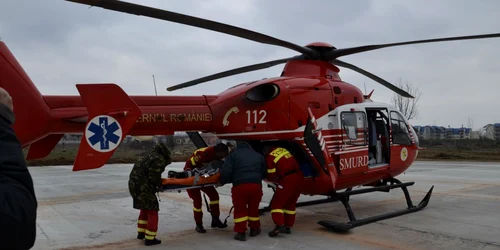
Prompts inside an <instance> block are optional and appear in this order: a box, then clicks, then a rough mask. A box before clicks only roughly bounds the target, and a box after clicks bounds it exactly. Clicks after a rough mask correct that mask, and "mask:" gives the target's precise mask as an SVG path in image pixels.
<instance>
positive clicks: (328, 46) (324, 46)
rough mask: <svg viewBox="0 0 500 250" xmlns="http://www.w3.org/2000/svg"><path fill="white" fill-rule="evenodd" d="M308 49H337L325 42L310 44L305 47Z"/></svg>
mask: <svg viewBox="0 0 500 250" xmlns="http://www.w3.org/2000/svg"><path fill="white" fill-rule="evenodd" d="M306 47H308V48H329V49H337V48H335V47H334V46H333V45H331V44H329V43H325V42H312V43H310V44H308V45H306Z"/></svg>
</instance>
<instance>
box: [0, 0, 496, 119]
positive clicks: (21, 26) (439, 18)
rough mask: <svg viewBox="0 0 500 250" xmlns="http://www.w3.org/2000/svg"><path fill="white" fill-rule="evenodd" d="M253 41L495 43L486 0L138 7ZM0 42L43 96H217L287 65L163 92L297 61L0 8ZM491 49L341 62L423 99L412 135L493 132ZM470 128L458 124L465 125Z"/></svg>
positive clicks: (33, 6) (213, 38)
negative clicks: (93, 91)
mask: <svg viewBox="0 0 500 250" xmlns="http://www.w3.org/2000/svg"><path fill="white" fill-rule="evenodd" d="M132 2H135V3H140V4H143V5H148V6H152V7H156V8H163V9H167V10H170V11H175V12H179V13H183V14H188V15H195V16H198V17H201V18H206V19H211V20H214V21H218V22H225V23H228V24H231V25H235V26H239V27H243V28H246V29H250V30H254V31H257V32H261V33H264V34H267V35H271V36H274V37H276V38H279V39H283V40H288V41H290V42H293V43H296V44H299V45H305V44H308V43H310V42H315V41H324V42H328V43H330V44H332V45H334V46H335V47H337V48H343V47H353V46H359V45H366V44H377V43H387V42H399V41H405V40H415V39H428V38H436V37H446V36H457V35H475V34H481V33H495V32H499V30H498V27H500V19H498V18H496V16H497V13H496V10H498V9H499V8H500V2H499V1H495V0H487V1H480V2H478V1H475V2H471V1H465V0H446V1H444V0H443V1H431V0H425V1H417V2H414V1H413V2H412V1H404V2H403V1H398V0H391V1H375V0H371V1H370V0H359V1H320V0H311V1H309V2H307V4H305V2H304V1H299V0H288V1H285V0H282V1H264V0H255V1H250V0H238V1H233V0H217V1H210V2H199V1H194V0H185V1H175V2H174V1H160V0H148V1H146V0H144V1H139V0H134V1H132ZM0 37H1V38H2V40H3V41H4V42H6V44H7V46H8V47H9V48H10V49H11V50H12V52H13V53H14V54H15V56H16V57H17V58H18V60H19V61H20V62H21V64H22V65H23V67H24V68H25V70H26V71H27V72H28V74H29V75H30V77H31V78H32V80H33V81H34V82H35V83H36V85H37V87H38V88H39V89H40V91H41V92H42V93H44V94H77V93H78V92H77V90H76V88H75V86H74V85H75V84H76V83H96V82H114V83H117V84H119V85H120V86H121V87H122V88H123V89H124V90H125V91H126V92H128V93H133V94H138V95H152V94H154V88H153V82H152V75H153V74H154V75H155V78H156V83H157V87H158V93H159V94H162V95H174V94H176V95H177V94H179V95H200V94H217V93H219V92H222V91H223V90H225V89H226V88H228V87H231V86H234V85H236V84H239V83H241V82H246V81H250V80H255V79H262V78H266V77H273V76H279V74H280V73H281V71H282V67H283V65H279V66H275V67H273V68H270V69H266V70H261V71H256V72H252V73H246V74H241V75H238V76H233V77H229V78H225V79H221V80H217V81H212V82H207V83H204V84H201V85H199V86H197V87H192V88H188V89H183V90H179V91H176V92H172V93H170V92H166V90H165V88H166V87H168V86H171V85H174V84H178V83H181V82H184V81H189V80H192V79H195V78H199V77H203V76H206V75H209V74H213V73H216V72H220V71H225V70H228V69H232V68H235V67H240V66H245V65H248V64H254V63H260V62H264V61H268V60H274V59H279V58H284V57H289V56H293V55H296V54H297V53H296V52H295V51H291V50H288V49H285V48H280V47H277V46H272V45H265V44H260V43H256V42H253V41H248V40H245V39H241V38H238V37H232V36H229V35H225V34H220V33H216V32H212V31H207V30H202V29H199V28H195V27H189V26H185V25H180V24H176V23H170V22H165V21H161V20H155V19H151V18H147V17H142V16H135V15H130V14H124V13H118V12H114V11H109V10H104V9H102V8H98V7H93V8H89V7H88V6H84V5H80V4H76V3H70V2H65V1H56V0H46V1H28V0H7V1H5V2H2V8H1V9H0ZM498 43H499V39H484V40H470V41H460V42H447V43H434V44H422V45H411V46H402V47H395V48H387V49H381V50H377V51H371V52H366V53H361V54H356V55H350V56H346V57H343V58H341V59H342V60H344V61H347V62H349V63H353V64H355V65H357V66H359V67H361V68H364V69H365V70H368V71H370V72H372V73H374V74H377V75H379V76H380V77H382V78H384V79H386V80H388V81H390V82H396V80H397V79H399V78H402V79H403V80H405V81H410V82H412V83H413V84H414V85H416V86H418V87H419V88H420V90H421V91H422V93H423V94H422V98H421V100H420V105H419V107H420V108H419V110H420V112H419V113H420V118H419V119H417V120H415V121H412V123H413V124H424V125H425V124H432V123H434V122H435V123H436V124H438V125H451V126H455V127H457V126H461V125H462V124H464V123H466V122H467V117H469V116H470V117H472V118H473V119H474V124H475V126H476V127H478V126H482V125H484V124H486V123H491V122H499V121H500V114H498V112H497V113H495V112H496V111H495V108H494V107H495V106H498V105H499V104H500V103H499V101H498V98H497V95H498V94H497V92H498V90H499V89H500V87H498V83H497V82H498V80H497V79H498V74H499V73H497V72H498V71H497V69H498V65H500V61H499V59H498V58H500V50H499V49H498ZM341 77H342V78H343V79H344V80H345V81H347V82H349V83H352V84H355V85H356V86H358V87H359V88H360V89H361V90H363V91H364V86H365V85H366V89H367V91H371V89H375V92H374V95H373V98H374V99H375V100H376V101H382V102H389V101H390V98H391V96H392V95H393V93H392V92H391V91H390V90H388V89H387V88H385V87H383V86H381V85H379V84H378V83H375V82H373V81H372V80H370V79H368V78H366V77H364V76H361V75H359V74H357V73H355V72H352V71H350V70H346V69H341ZM464 125H466V124H464Z"/></svg>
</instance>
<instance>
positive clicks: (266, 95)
mask: <svg viewBox="0 0 500 250" xmlns="http://www.w3.org/2000/svg"><path fill="white" fill-rule="evenodd" d="M279 94H280V87H279V86H278V85H277V84H275V83H272V82H269V83H264V84H260V85H258V86H255V87H253V88H251V89H250V90H248V91H247V92H246V93H245V97H246V98H247V99H248V100H250V101H252V102H268V101H271V100H273V99H274V98H276V97H277V96H278V95H279Z"/></svg>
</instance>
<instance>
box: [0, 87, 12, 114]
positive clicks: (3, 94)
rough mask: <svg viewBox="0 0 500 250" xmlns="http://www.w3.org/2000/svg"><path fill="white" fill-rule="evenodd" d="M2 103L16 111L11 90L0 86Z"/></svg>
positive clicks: (0, 101)
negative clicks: (10, 93)
mask: <svg viewBox="0 0 500 250" xmlns="http://www.w3.org/2000/svg"><path fill="white" fill-rule="evenodd" d="M0 103H1V104H4V105H6V106H7V107H9V108H10V110H12V111H14V106H13V104H12V97H10V95H9V92H7V90H5V89H4V88H2V87H0Z"/></svg>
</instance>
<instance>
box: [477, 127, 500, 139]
mask: <svg viewBox="0 0 500 250" xmlns="http://www.w3.org/2000/svg"><path fill="white" fill-rule="evenodd" d="M479 135H480V136H481V137H484V138H487V139H491V140H496V141H499V142H500V123H492V124H487V125H485V126H484V127H482V128H481V129H480V130H479Z"/></svg>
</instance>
